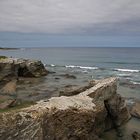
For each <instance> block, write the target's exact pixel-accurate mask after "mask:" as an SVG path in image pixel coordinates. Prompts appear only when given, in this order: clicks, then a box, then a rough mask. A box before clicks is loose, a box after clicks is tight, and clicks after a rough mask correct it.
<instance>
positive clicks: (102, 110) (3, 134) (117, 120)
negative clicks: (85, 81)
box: [0, 78, 130, 140]
mask: <svg viewBox="0 0 140 140" xmlns="http://www.w3.org/2000/svg"><path fill="white" fill-rule="evenodd" d="M129 119H130V114H129V112H128V109H127V107H126V104H125V101H124V99H123V98H122V97H121V96H120V95H118V94H117V79H116V78H107V79H103V80H99V81H96V83H95V85H94V86H93V87H91V88H89V89H87V90H85V91H83V92H81V93H79V94H77V95H74V96H69V97H67V96H60V97H52V98H50V99H49V100H41V101H39V102H37V104H35V105H32V106H30V107H27V108H24V109H20V110H13V111H10V112H3V113H0V138H1V140H5V139H7V140H19V139H20V140H24V139H26V140H98V139H99V137H98V136H100V135H101V134H102V133H103V132H104V131H105V130H108V129H111V128H113V127H118V126H120V125H121V124H123V123H124V122H126V121H128V120H129Z"/></svg>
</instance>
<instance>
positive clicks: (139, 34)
mask: <svg viewBox="0 0 140 140" xmlns="http://www.w3.org/2000/svg"><path fill="white" fill-rule="evenodd" d="M139 40H140V1H139V0H113V1H112V0H0V46H5V47H14V46H15V47H16V46H18V47H22V46H24V45H25V47H26V46H28V47H30V46H39V44H40V47H45V46H115V47H116V46H117V45H118V46H120V47H121V46H132V47H133V46H134V47H139V46H140V41H139Z"/></svg>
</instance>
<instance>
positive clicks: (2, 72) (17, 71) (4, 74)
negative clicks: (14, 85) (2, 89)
mask: <svg viewBox="0 0 140 140" xmlns="http://www.w3.org/2000/svg"><path fill="white" fill-rule="evenodd" d="M44 75H47V70H46V69H45V67H44V65H43V64H42V63H41V61H36V60H28V59H14V58H6V59H0V80H3V79H8V78H11V77H12V78H13V77H18V76H22V77H40V76H44Z"/></svg>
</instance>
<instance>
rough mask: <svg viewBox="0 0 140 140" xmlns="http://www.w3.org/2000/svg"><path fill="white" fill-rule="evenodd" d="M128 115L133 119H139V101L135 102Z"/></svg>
mask: <svg viewBox="0 0 140 140" xmlns="http://www.w3.org/2000/svg"><path fill="white" fill-rule="evenodd" d="M130 113H131V115H132V116H133V117H136V118H138V119H140V101H136V103H135V104H134V105H133V107H132V108H131V109H130Z"/></svg>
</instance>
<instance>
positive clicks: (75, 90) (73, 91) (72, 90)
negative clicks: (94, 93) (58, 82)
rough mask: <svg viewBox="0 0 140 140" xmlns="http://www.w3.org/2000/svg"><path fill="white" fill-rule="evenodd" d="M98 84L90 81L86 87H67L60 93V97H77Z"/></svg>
mask: <svg viewBox="0 0 140 140" xmlns="http://www.w3.org/2000/svg"><path fill="white" fill-rule="evenodd" d="M95 84H97V81H95V80H94V81H93V80H92V81H90V82H89V84H88V85H86V86H76V85H67V86H65V88H64V89H63V90H61V91H60V92H59V96H73V95H77V94H79V93H81V92H83V91H85V90H87V89H89V88H91V87H93V86H94V85H95Z"/></svg>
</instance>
